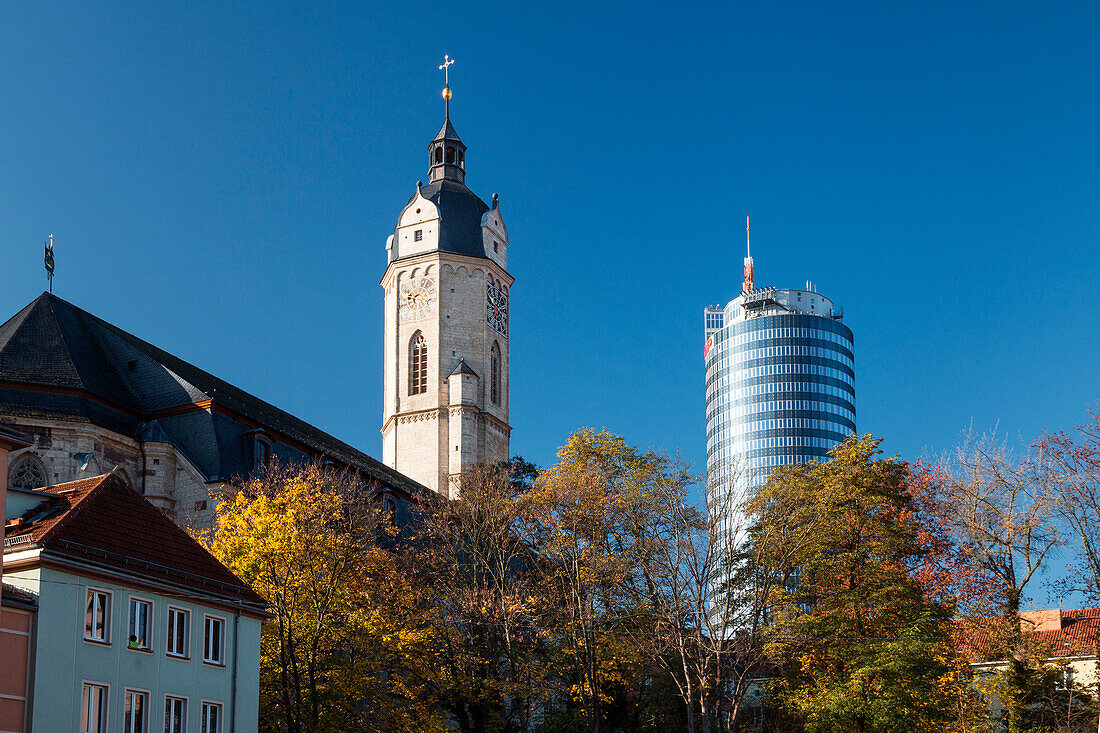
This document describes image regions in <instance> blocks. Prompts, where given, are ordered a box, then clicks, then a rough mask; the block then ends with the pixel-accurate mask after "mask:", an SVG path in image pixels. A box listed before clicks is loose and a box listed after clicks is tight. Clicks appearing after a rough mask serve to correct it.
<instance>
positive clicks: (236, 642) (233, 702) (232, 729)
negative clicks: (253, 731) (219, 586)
mask: <svg viewBox="0 0 1100 733" xmlns="http://www.w3.org/2000/svg"><path fill="white" fill-rule="evenodd" d="M240 632H241V612H240V609H238V610H237V611H236V612H235V613H234V614H233V687H232V688H231V689H230V691H229V707H230V709H231V710H232V711H233V717H231V718H230V719H229V733H237V648H238V647H239V646H240Z"/></svg>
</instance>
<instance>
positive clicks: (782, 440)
mask: <svg viewBox="0 0 1100 733" xmlns="http://www.w3.org/2000/svg"><path fill="white" fill-rule="evenodd" d="M842 317H843V312H842V311H841V310H840V309H839V308H836V307H834V305H833V302H832V301H831V300H830V299H828V298H826V297H824V296H822V295H821V294H819V293H816V292H814V291H813V290H812V289H811V287H810V286H809V283H807V288H806V289H805V290H777V289H775V288H762V289H755V290H750V291H747V292H743V293H742V294H741V295H740V296H739V297H737V298H736V299H735V300H732V301H730V302H729V303H728V304H727V305H726V306H725V307H724V308H723V307H721V306H714V307H711V308H707V309H706V310H705V316H704V318H705V328H706V347H705V356H704V359H705V361H706V375H707V382H706V384H707V479H708V481H707V482H708V510H709V511H710V512H711V516H712V517H715V516H717V517H720V522H719V524H720V526H721V527H722V529H723V531H724V533H725V534H726V535H727V536H728V538H729V539H730V540H732V541H734V542H735V543H738V544H739V543H740V541H741V540H742V539H743V536H744V530H745V529H746V528H745V526H744V525H745V521H744V520H745V518H744V516H743V515H742V514H741V513H740V512H739V511H737V509H736V505H737V504H739V503H740V502H741V501H743V500H744V499H745V498H746V497H747V496H749V495H750V494H751V493H752V492H753V491H754V490H755V489H756V488H758V487H759V486H761V485H762V484H763V483H764V482H765V481H767V479H768V474H769V472H770V471H771V469H772V468H773V467H775V466H781V465H784V464H789V463H805V462H807V461H820V460H824V459H826V458H827V456H828V452H829V449H830V448H832V447H833V446H835V445H836V444H837V443H840V442H843V441H844V439H845V438H847V437H848V436H849V435H851V434H853V433H854V432H855V429H856V407H855V394H856V392H855V362H854V357H853V339H852V331H851V330H850V329H849V328H848V327H847V326H845V325H844V324H843V323H841V321H840V319H841V318H842Z"/></svg>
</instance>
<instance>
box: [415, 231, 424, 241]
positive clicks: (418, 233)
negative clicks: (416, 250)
mask: <svg viewBox="0 0 1100 733" xmlns="http://www.w3.org/2000/svg"><path fill="white" fill-rule="evenodd" d="M413 241H414V242H423V241H424V230H423V229H417V230H416V231H415V232H413Z"/></svg>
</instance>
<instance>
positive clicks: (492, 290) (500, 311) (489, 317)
mask: <svg viewBox="0 0 1100 733" xmlns="http://www.w3.org/2000/svg"><path fill="white" fill-rule="evenodd" d="M485 320H486V321H487V322H488V323H489V325H490V326H491V327H492V329H493V330H494V331H496V332H497V333H499V334H500V335H501V336H505V337H506V336H508V296H507V295H505V293H504V290H503V288H499V287H497V286H496V285H495V284H494V283H493V281H491V280H490V281H489V285H488V288H487V289H486V291H485Z"/></svg>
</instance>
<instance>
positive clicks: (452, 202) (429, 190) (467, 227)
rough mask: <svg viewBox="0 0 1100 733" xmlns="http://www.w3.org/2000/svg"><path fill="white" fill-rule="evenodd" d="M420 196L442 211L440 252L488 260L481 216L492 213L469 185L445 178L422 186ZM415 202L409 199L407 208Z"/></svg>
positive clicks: (440, 216) (440, 217)
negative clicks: (467, 186)
mask: <svg viewBox="0 0 1100 733" xmlns="http://www.w3.org/2000/svg"><path fill="white" fill-rule="evenodd" d="M420 195H421V196H423V197H424V198H426V199H428V200H429V201H431V202H432V203H433V204H435V205H436V206H437V207H438V208H439V251H441V252H454V253H455V254H460V255H467V256H469V257H481V258H484V259H488V255H487V254H485V243H484V241H483V238H482V234H481V217H482V216H484V215H485V212H486V211H488V210H489V207H488V206H486V205H485V202H484V201H482V200H481V199H480V198H478V196H477V194H475V193H474V192H473V191H471V190H470V189H468V188H466V184H464V183H459V182H458V181H452V180H451V179H449V178H442V179H440V180H438V181H433V182H432V183H429V184H428V185H426V186H421V187H420ZM415 199H416V194H413V196H412V197H411V198H410V199H409V201H408V203H406V204H405V206H408V205H409V204H411V203H412V202H413V201H414V200H415Z"/></svg>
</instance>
